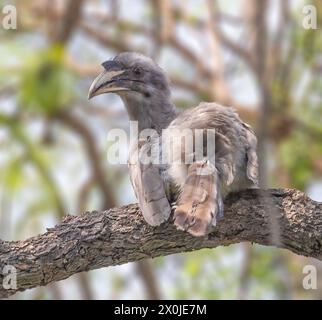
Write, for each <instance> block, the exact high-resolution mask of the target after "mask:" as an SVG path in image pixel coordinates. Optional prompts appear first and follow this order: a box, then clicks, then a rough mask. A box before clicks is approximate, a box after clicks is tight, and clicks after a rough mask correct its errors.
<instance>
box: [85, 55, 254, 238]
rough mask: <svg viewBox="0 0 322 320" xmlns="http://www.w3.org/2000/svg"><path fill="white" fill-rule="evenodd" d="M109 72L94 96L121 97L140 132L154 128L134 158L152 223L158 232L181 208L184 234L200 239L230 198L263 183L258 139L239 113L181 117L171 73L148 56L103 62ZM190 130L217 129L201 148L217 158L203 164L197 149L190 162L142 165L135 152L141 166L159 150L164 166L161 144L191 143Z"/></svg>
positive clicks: (218, 110)
mask: <svg viewBox="0 0 322 320" xmlns="http://www.w3.org/2000/svg"><path fill="white" fill-rule="evenodd" d="M103 67H104V68H105V71H104V72H103V74H102V75H100V76H99V77H98V78H97V79H96V80H95V81H94V83H93V84H92V87H91V89H90V93H89V96H90V97H92V96H95V95H98V94H101V93H105V92H116V93H117V94H118V95H119V96H120V97H121V98H122V100H123V102H124V104H125V106H126V108H127V111H128V114H129V117H130V119H131V120H135V121H138V126H139V130H140V131H142V130H144V129H154V130H155V134H154V133H152V134H150V136H149V138H148V139H143V140H141V141H138V143H135V144H133V145H132V146H131V150H130V156H129V168H130V175H131V181H132V185H133V188H134V191H135V194H136V196H137V198H138V201H139V205H140V208H141V210H142V213H143V215H144V218H145V220H146V221H147V222H148V223H149V224H150V225H153V226H155V225H159V224H161V223H162V222H164V221H166V220H168V218H169V216H170V213H171V206H170V203H172V202H175V203H176V206H175V210H174V223H175V225H176V226H177V228H178V229H181V230H185V231H188V232H189V233H191V234H192V235H195V236H203V235H205V234H207V233H208V232H209V231H211V228H212V226H214V225H216V220H217V217H221V216H223V210H224V209H223V198H224V197H225V196H226V195H227V193H228V192H230V191H232V190H239V189H243V188H247V187H251V186H255V185H256V184H257V179H258V163H257V155H256V144H257V140H256V137H255V135H254V133H253V131H252V129H251V127H250V126H249V125H247V124H245V123H244V122H242V121H241V119H240V118H239V116H238V114H237V113H236V111H235V110H234V109H232V108H230V107H223V106H221V105H218V104H216V103H201V104H200V105H198V106H197V107H195V108H192V109H188V110H186V111H184V112H179V111H178V110H177V109H176V108H175V106H174V105H173V104H172V102H171V100H170V86H169V81H168V78H167V76H166V74H165V72H164V71H163V70H162V69H161V68H160V67H159V66H158V65H157V64H156V63H155V62H154V61H153V60H151V59H150V58H148V57H145V56H143V55H141V54H137V53H128V52H126V53H121V54H119V55H118V56H116V57H115V58H114V59H113V60H110V61H107V62H105V63H103ZM164 129H167V130H165V131H164ZM185 129H190V130H192V132H193V133H196V132H197V131H198V132H199V133H200V131H201V132H203V131H202V130H206V129H210V130H212V131H211V132H213V133H212V135H210V136H208V135H207V136H205V138H207V139H208V140H207V139H205V140H204V143H205V145H203V146H202V148H203V149H205V148H206V146H207V147H208V149H207V150H208V151H209V150H210V153H207V154H206V155H205V156H203V157H201V158H200V157H199V158H198V159H196V147H197V146H195V145H194V146H193V148H192V149H191V150H190V151H189V152H190V154H188V156H189V157H190V159H192V161H190V162H189V163H178V162H175V161H172V162H171V161H170V162H167V163H160V164H158V163H154V162H153V161H152V162H147V163H143V161H136V160H137V159H136V152H138V154H139V159H140V160H142V158H143V157H144V156H146V155H147V154H151V153H152V154H153V152H154V151H153V150H155V148H154V147H155V146H159V147H160V148H159V149H157V150H161V152H160V153H159V152H157V154H155V155H154V158H159V160H161V158H162V152H166V151H165V150H164V148H161V146H162V144H165V142H167V141H171V139H173V138H176V136H177V135H178V134H181V135H182V136H183V139H185V138H186V139H188V131H187V133H185V132H186V131H185ZM162 132H163V133H164V134H163V135H162V136H160V134H161V133H162ZM174 143H177V142H174ZM209 146H210V147H211V148H209ZM186 148H187V147H186ZM174 149H176V151H177V152H175V154H174V155H172V156H173V157H174V159H177V158H178V157H182V153H184V151H187V150H183V149H182V146H181V145H180V144H179V145H178V148H176V145H175V148H174ZM203 153H204V150H203ZM203 153H202V155H203ZM172 160H173V159H172ZM160 162H162V161H160Z"/></svg>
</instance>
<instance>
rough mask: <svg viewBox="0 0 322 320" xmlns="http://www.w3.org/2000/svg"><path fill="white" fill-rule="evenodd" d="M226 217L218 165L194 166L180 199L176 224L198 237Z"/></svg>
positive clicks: (198, 164) (203, 164)
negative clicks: (219, 219) (220, 218)
mask: <svg viewBox="0 0 322 320" xmlns="http://www.w3.org/2000/svg"><path fill="white" fill-rule="evenodd" d="M222 216H223V202H222V197H221V194H220V180H219V177H218V174H217V170H216V168H215V167H214V166H213V165H212V164H210V163H209V162H207V161H200V162H195V163H193V164H192V165H190V167H189V169H188V175H187V178H186V181H185V184H184V186H183V189H182V192H181V194H180V197H179V199H178V201H177V208H176V210H175V212H174V219H175V221H174V223H175V225H176V227H177V228H178V229H180V230H185V231H188V232H189V233H190V234H192V235H194V236H205V235H206V234H207V233H209V231H210V230H211V227H212V226H213V225H216V220H217V217H222Z"/></svg>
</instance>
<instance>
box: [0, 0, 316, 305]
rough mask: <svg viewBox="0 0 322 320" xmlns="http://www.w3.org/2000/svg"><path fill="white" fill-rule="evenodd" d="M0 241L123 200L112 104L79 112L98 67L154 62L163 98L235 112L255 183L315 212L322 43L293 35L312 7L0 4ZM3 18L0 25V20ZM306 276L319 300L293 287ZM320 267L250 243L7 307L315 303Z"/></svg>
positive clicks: (125, 186)
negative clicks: (307, 269)
mask: <svg viewBox="0 0 322 320" xmlns="http://www.w3.org/2000/svg"><path fill="white" fill-rule="evenodd" d="M7 4H12V5H14V6H15V7H16V8H17V29H16V30H5V29H4V28H2V27H1V20H0V39H1V40H0V238H1V239H3V240H19V239H25V238H27V237H30V236H33V235H36V234H39V233H43V232H45V231H46V227H52V226H54V225H55V224H57V223H59V221H60V219H61V218H62V216H63V215H64V214H66V213H69V214H81V213H82V212H85V211H86V210H94V209H106V208H109V207H113V206H119V205H122V204H127V203H130V202H135V197H134V194H133V192H132V189H131V186H130V182H129V177H128V173H127V166H126V165H120V166H116V165H110V164H109V163H108V162H107V160H106V151H107V148H108V142H107V139H106V137H107V132H108V130H110V129H112V128H124V129H125V130H128V117H127V114H126V112H125V109H124V108H123V105H122V102H121V100H120V99H119V98H118V97H117V96H116V95H105V96H100V97H97V98H95V99H93V100H91V101H90V102H89V101H88V100H87V92H88V88H89V86H90V83H91V81H92V80H93V79H94V77H95V76H96V75H97V74H98V73H99V72H100V70H101V67H100V63H102V62H103V61H105V60H107V59H109V58H111V57H113V56H114V55H115V54H116V53H118V52H122V51H137V52H142V53H145V54H148V55H150V56H151V57H153V58H154V59H155V60H156V61H157V62H158V63H159V64H160V65H161V66H162V67H163V68H164V69H165V70H166V71H167V72H168V74H169V76H170V78H171V82H172V92H173V101H174V102H175V104H176V105H177V106H178V107H180V108H182V109H184V108H188V107H192V106H196V105H197V104H198V103H199V102H200V101H217V102H219V103H221V104H224V105H230V106H234V107H235V108H237V110H238V112H239V113H240V115H241V117H242V118H243V119H244V120H245V121H246V122H248V123H250V124H251V125H252V126H253V127H254V128H255V129H256V132H257V136H258V139H259V150H258V151H259V155H260V159H261V170H262V178H263V184H264V185H267V186H269V187H289V188H298V189H300V190H303V191H305V192H306V193H308V195H309V196H310V197H311V198H312V199H314V200H317V201H322V77H321V75H322V32H321V30H312V29H310V30H307V29H305V28H304V27H303V19H305V14H303V8H304V6H305V5H308V4H311V5H314V6H315V8H316V11H317V25H318V27H320V28H321V27H322V2H321V1H319V0H316V1H314V0H311V1H304V0H294V1H291V0H289V1H288V0H234V1H233V0H225V1H219V0H218V1H215V0H190V1H182V0H181V1H180V0H162V1H161V0H151V1H148V0H134V1H133V0H16V1H9V0H4V1H3V0H0V12H1V11H2V10H1V9H2V8H3V7H4V6H5V5H7ZM4 16H5V15H4V14H2V16H1V14H0V18H3V17H4ZM306 264H311V265H315V266H316V268H317V270H318V289H317V290H304V289H303V286H302V280H303V277H304V274H303V272H302V268H303V266H304V265H306ZM321 279H322V264H321V262H318V261H317V260H314V259H308V258H303V257H300V256H297V255H294V254H292V253H290V252H288V251H286V250H279V249H276V248H268V247H262V246H258V245H250V244H238V245H232V246H229V247H220V248H217V249H214V250H208V249H205V250H201V251H198V252H194V253H186V254H177V255H172V256H168V257H163V258H157V259H153V260H151V261H142V262H137V263H129V264H126V265H122V266H118V267H110V268H105V269H101V270H96V271H91V272H88V273H82V274H78V275H74V276H73V277H71V278H69V279H67V280H64V281H61V282H59V283H54V284H51V285H49V286H47V287H42V288H36V289H33V290H28V291H26V292H23V293H18V294H16V295H15V296H13V297H11V299H122V298H128V299H132V298H136V299H146V298H167V299H175V298H181V299H201V298H205V299H298V298H304V299H312V298H313V299H320V298H322V280H321Z"/></svg>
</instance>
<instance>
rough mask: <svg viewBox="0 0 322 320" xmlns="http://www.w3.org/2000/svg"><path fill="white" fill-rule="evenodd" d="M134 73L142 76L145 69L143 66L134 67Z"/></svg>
mask: <svg viewBox="0 0 322 320" xmlns="http://www.w3.org/2000/svg"><path fill="white" fill-rule="evenodd" d="M133 73H134V74H135V75H137V76H140V75H142V73H143V70H142V68H140V67H134V69H133Z"/></svg>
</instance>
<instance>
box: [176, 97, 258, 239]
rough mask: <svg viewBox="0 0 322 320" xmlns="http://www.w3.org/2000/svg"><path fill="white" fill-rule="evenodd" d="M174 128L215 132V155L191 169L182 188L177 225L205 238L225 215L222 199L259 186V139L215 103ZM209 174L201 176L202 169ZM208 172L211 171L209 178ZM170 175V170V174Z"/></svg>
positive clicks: (180, 118) (184, 116)
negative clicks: (239, 188) (234, 191)
mask: <svg viewBox="0 0 322 320" xmlns="http://www.w3.org/2000/svg"><path fill="white" fill-rule="evenodd" d="M170 127H173V128H181V129H183V128H190V129H214V137H215V139H214V140H210V141H209V139H207V144H209V143H211V144H214V145H215V153H214V154H212V155H209V154H207V156H206V157H205V159H204V161H199V162H197V161H196V162H194V163H192V164H191V165H190V166H189V167H188V173H187V177H186V180H185V182H184V183H182V187H181V195H180V197H179V200H178V207H177V208H176V210H175V213H174V218H175V224H176V226H177V227H178V228H179V229H184V230H187V231H188V232H190V233H191V234H193V235H195V236H202V235H205V234H206V233H207V232H208V231H209V230H210V227H211V225H214V224H215V223H216V218H218V217H221V216H222V215H223V201H222V195H223V194H224V193H226V191H228V192H229V190H232V189H233V188H235V187H237V186H243V185H249V184H250V181H248V179H249V180H251V181H252V182H253V183H255V184H256V182H257V177H258V172H257V171H258V164H257V155H256V144H257V140H256V137H255V135H254V133H253V131H252V130H251V128H250V126H248V125H247V124H245V123H243V122H242V120H241V119H240V118H239V116H238V114H237V113H236V112H235V110H234V109H232V108H229V107H223V106H220V105H217V104H215V103H201V104H200V105H199V106H198V107H196V108H194V109H190V110H187V111H186V112H184V113H182V114H181V115H179V116H178V117H177V118H176V119H175V120H174V121H173V122H172V123H171V124H170ZM201 168H202V169H203V170H206V174H202V175H200V174H198V170H199V171H200V169H201ZM207 171H210V173H209V174H207ZM170 172H171V170H170Z"/></svg>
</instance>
